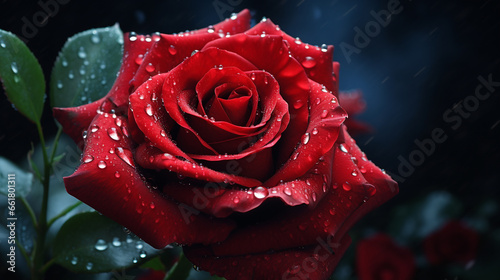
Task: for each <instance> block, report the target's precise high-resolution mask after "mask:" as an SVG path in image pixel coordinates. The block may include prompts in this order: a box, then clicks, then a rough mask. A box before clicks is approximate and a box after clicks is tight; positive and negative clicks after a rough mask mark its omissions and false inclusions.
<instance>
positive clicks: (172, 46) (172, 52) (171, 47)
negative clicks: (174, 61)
mask: <svg viewBox="0 0 500 280" xmlns="http://www.w3.org/2000/svg"><path fill="white" fill-rule="evenodd" d="M168 52H169V53H170V54H171V55H175V54H176V53H177V50H176V49H175V46H174V45H170V47H168Z"/></svg>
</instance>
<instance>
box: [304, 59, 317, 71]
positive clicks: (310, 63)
mask: <svg viewBox="0 0 500 280" xmlns="http://www.w3.org/2000/svg"><path fill="white" fill-rule="evenodd" d="M302 66H304V67H305V68H313V67H314V66H316V60H314V58H312V57H310V56H306V58H305V59H304V60H303V61H302Z"/></svg>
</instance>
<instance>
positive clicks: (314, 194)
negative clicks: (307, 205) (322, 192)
mask: <svg viewBox="0 0 500 280" xmlns="http://www.w3.org/2000/svg"><path fill="white" fill-rule="evenodd" d="M311 197H312V200H313V201H314V202H316V199H318V198H317V197H316V193H315V192H313V193H312V194H311Z"/></svg>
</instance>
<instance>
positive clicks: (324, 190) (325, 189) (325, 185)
mask: <svg viewBox="0 0 500 280" xmlns="http://www.w3.org/2000/svg"><path fill="white" fill-rule="evenodd" d="M327 188H328V185H327V184H326V183H323V192H326V191H327Z"/></svg>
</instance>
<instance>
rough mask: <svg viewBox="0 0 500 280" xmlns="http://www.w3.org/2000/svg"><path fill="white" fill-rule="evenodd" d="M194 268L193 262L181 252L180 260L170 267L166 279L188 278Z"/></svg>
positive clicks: (178, 279)
mask: <svg viewBox="0 0 500 280" xmlns="http://www.w3.org/2000/svg"><path fill="white" fill-rule="evenodd" d="M192 268H193V264H192V263H191V262H189V260H188V259H187V258H186V257H185V256H184V254H183V253H181V255H180V256H179V260H178V261H177V262H176V263H175V264H174V265H173V266H172V268H170V270H169V271H168V273H167V275H166V276H165V278H164V280H181V279H183V280H184V279H187V277H188V276H189V273H190V272H191V269H192Z"/></svg>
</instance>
